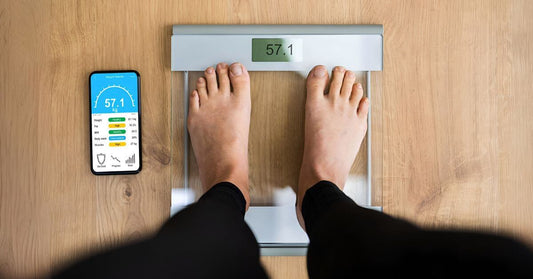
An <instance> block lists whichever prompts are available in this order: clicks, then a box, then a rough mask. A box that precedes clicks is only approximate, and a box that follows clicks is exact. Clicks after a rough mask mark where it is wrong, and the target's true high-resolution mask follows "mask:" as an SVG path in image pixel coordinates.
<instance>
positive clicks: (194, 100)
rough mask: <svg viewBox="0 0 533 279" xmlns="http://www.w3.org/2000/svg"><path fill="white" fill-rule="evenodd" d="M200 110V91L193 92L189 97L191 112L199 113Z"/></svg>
mask: <svg viewBox="0 0 533 279" xmlns="http://www.w3.org/2000/svg"><path fill="white" fill-rule="evenodd" d="M199 108H200V97H199V96H198V91H196V90H194V91H192V93H191V95H190V96H189V112H193V113H194V112H197V111H198V109H199Z"/></svg>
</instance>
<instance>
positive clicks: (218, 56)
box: [171, 25, 383, 256]
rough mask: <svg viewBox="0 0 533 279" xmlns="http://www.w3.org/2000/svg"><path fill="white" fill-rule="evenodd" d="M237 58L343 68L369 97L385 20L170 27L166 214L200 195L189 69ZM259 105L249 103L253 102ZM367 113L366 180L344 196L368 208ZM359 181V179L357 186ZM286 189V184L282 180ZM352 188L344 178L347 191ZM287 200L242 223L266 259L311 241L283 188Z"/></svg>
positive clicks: (263, 64)
mask: <svg viewBox="0 0 533 279" xmlns="http://www.w3.org/2000/svg"><path fill="white" fill-rule="evenodd" d="M227 61H233V62H240V63H242V64H243V65H244V66H245V67H246V68H247V69H248V71H250V72H297V73H301V74H302V75H303V76H306V75H307V73H308V72H309V71H310V70H311V69H312V68H313V67H314V66H315V65H319V64H321V65H325V66H326V67H327V68H328V70H331V69H332V68H333V67H334V66H337V65H341V66H344V67H346V69H348V70H352V71H354V72H363V73H365V76H366V86H365V89H366V90H365V92H366V95H367V97H368V98H370V97H371V86H370V85H371V83H370V79H371V72H372V71H382V69H383V26H382V25H174V26H173V32H172V37H171V71H172V73H171V75H172V78H171V80H172V85H171V91H172V92H171V95H172V96H171V101H172V104H171V114H172V123H171V126H172V128H173V131H171V135H172V143H171V146H172V149H173V150H172V152H171V153H172V154H173V155H175V157H176V158H177V159H176V160H174V161H173V162H172V163H171V165H172V169H173V172H176V173H172V174H171V181H172V187H173V189H172V203H171V215H172V214H175V213H176V212H178V211H179V210H181V209H182V208H183V207H185V206H186V205H187V204H189V203H192V202H194V201H195V199H197V198H199V194H195V193H194V191H192V189H191V181H190V173H191V168H192V166H191V159H190V158H189V157H190V156H192V155H191V154H190V153H191V152H190V146H189V138H188V133H187V132H186V131H187V128H186V127H187V110H188V100H189V98H188V94H189V93H190V90H191V88H189V83H190V81H189V78H190V77H189V73H190V72H203V71H204V70H205V69H206V68H207V67H209V66H213V67H214V66H215V65H216V64H217V63H219V62H227ZM250 74H251V75H252V73H250ZM257 105H260V104H254V103H253V104H252V106H257ZM370 122H371V114H370V111H369V117H368V133H367V138H366V144H367V145H366V179H365V182H364V183H363V186H362V187H359V188H360V189H359V188H358V189H356V190H349V191H350V192H351V193H352V194H348V193H347V194H348V196H350V197H351V198H352V199H354V200H355V201H356V202H357V204H358V205H360V206H363V207H366V208H371V209H374V210H379V211H381V207H379V206H373V205H372V179H371V177H372V176H371V174H372V173H371V123H370ZM359 184H361V183H359ZM280 186H283V185H280ZM347 189H349V185H348V183H347V185H346V187H345V192H347ZM275 195H277V196H281V198H280V199H281V200H285V201H287V202H284V203H271V204H265V203H260V204H258V205H255V204H254V202H253V198H252V203H251V206H250V208H249V210H248V212H247V213H246V217H245V220H246V222H247V223H248V224H249V225H250V227H251V229H252V231H253V232H254V234H255V236H256V238H257V240H258V242H259V244H260V247H261V255H263V256H274V255H276V256H291V255H292V256H296V255H305V254H306V252H307V245H308V243H309V239H308V238H307V235H306V234H305V232H304V231H303V230H302V229H301V227H300V226H299V224H298V221H297V219H296V212H295V207H294V199H295V194H294V192H293V191H292V190H291V189H290V188H281V190H279V191H278V193H277V194H275Z"/></svg>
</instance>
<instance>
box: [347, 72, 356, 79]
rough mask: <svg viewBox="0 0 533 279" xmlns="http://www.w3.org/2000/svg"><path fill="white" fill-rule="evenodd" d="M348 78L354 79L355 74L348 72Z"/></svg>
mask: <svg viewBox="0 0 533 279" xmlns="http://www.w3.org/2000/svg"><path fill="white" fill-rule="evenodd" d="M346 76H347V77H350V78H353V77H355V74H354V73H353V72H352V71H348V72H346Z"/></svg>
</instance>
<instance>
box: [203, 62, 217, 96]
mask: <svg viewBox="0 0 533 279" xmlns="http://www.w3.org/2000/svg"><path fill="white" fill-rule="evenodd" d="M205 79H206V80H207V91H208V93H209V94H213V93H216V92H217V91H218V84H217V75H216V73H215V69H213V67H209V68H207V69H206V70H205Z"/></svg>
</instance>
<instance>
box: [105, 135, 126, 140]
mask: <svg viewBox="0 0 533 279" xmlns="http://www.w3.org/2000/svg"><path fill="white" fill-rule="evenodd" d="M125 139H126V137H125V136H110V137H109V140H125Z"/></svg>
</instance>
